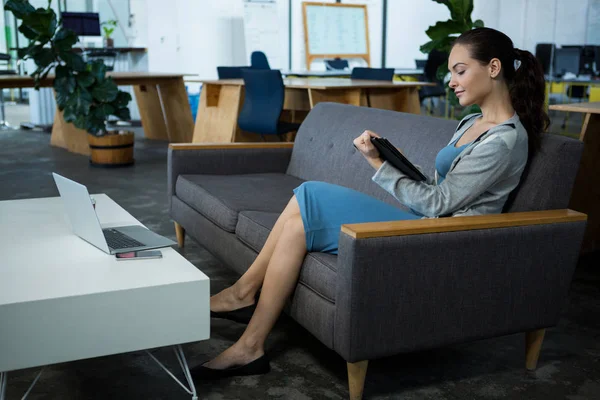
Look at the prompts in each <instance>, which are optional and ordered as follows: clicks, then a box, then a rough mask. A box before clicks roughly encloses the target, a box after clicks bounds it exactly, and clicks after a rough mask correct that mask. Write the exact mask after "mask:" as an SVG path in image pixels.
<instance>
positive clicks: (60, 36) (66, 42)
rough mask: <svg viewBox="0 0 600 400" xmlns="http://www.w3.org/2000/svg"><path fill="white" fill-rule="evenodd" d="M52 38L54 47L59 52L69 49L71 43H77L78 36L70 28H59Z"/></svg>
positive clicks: (71, 45)
mask: <svg viewBox="0 0 600 400" xmlns="http://www.w3.org/2000/svg"><path fill="white" fill-rule="evenodd" d="M52 40H53V42H54V47H56V49H57V50H58V51H59V52H66V51H71V48H72V47H73V45H74V44H75V43H77V40H78V37H77V35H76V34H75V32H73V31H72V30H70V29H64V28H60V29H59V30H58V31H57V32H56V35H54V38H52Z"/></svg>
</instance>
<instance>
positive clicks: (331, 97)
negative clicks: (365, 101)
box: [308, 89, 361, 109]
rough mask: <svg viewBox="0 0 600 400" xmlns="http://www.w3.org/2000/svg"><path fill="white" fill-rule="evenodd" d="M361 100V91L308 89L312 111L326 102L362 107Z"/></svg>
mask: <svg viewBox="0 0 600 400" xmlns="http://www.w3.org/2000/svg"><path fill="white" fill-rule="evenodd" d="M360 98H361V89H324V90H323V89H308V99H309V101H310V108H311V109H312V108H313V107H314V106H316V105H317V104H319V103H321V102H324V101H330V102H333V103H342V104H350V105H353V106H360Z"/></svg>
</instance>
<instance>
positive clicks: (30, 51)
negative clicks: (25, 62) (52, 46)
mask: <svg viewBox="0 0 600 400" xmlns="http://www.w3.org/2000/svg"><path fill="white" fill-rule="evenodd" d="M43 47H44V46H42V45H41V44H37V43H34V42H32V43H30V44H29V46H27V47H23V48H21V49H18V50H17V55H18V56H19V58H20V59H27V58H32V57H33V55H34V54H35V53H37V52H39V51H40V50H41V49H42V48H43Z"/></svg>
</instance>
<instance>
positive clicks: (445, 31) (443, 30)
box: [425, 20, 469, 40]
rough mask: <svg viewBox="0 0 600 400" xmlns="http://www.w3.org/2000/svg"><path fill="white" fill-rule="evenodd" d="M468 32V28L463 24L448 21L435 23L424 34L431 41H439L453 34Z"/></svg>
mask: <svg viewBox="0 0 600 400" xmlns="http://www.w3.org/2000/svg"><path fill="white" fill-rule="evenodd" d="M468 30H469V26H468V25H466V24H464V23H463V22H459V21H453V20H448V21H439V22H437V23H436V24H435V25H433V26H430V27H429V29H427V30H426V31H425V33H426V34H427V36H429V37H430V38H431V39H432V40H441V39H444V38H445V37H447V36H449V35H451V34H453V33H458V34H461V33H463V32H466V31H468Z"/></svg>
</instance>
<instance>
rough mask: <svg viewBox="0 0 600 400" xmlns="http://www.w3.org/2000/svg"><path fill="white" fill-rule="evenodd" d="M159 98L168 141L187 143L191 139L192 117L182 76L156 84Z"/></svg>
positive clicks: (192, 130) (192, 129)
mask: <svg viewBox="0 0 600 400" xmlns="http://www.w3.org/2000/svg"><path fill="white" fill-rule="evenodd" d="M158 92H159V93H160V100H161V103H162V109H163V114H164V116H165V123H166V126H167V132H168V134H169V141H170V142H171V143H187V142H191V141H192V135H193V132H194V119H193V118H192V110H191V109H190V105H189V102H188V97H187V93H186V92H185V85H184V83H183V78H176V79H170V80H169V81H168V82H165V83H160V84H159V85H158Z"/></svg>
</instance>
